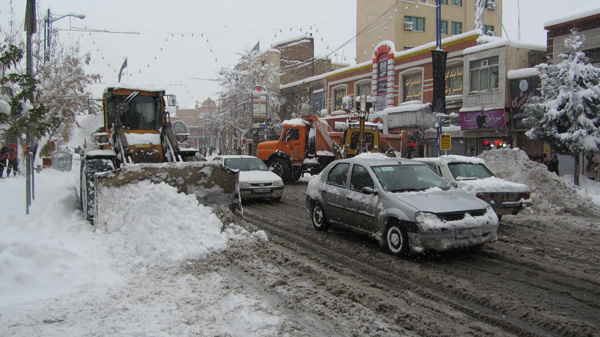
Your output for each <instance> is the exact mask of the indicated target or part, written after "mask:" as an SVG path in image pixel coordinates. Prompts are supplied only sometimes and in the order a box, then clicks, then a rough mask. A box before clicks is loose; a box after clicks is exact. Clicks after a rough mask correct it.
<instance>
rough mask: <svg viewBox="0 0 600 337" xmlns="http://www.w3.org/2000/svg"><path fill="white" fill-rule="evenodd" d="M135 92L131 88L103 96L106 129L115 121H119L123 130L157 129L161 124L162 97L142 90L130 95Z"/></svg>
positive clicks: (162, 111) (162, 112) (110, 127)
mask: <svg viewBox="0 0 600 337" xmlns="http://www.w3.org/2000/svg"><path fill="white" fill-rule="evenodd" d="M135 93H136V91H132V90H118V91H115V92H113V93H110V94H108V95H106V96H105V100H104V104H105V107H106V121H105V123H106V128H107V131H108V130H111V129H112V126H113V124H114V123H116V122H120V123H121V125H123V129H124V130H159V128H160V127H161V126H162V118H163V114H164V102H163V99H162V97H161V96H159V95H156V93H153V94H152V93H144V92H138V94H136V95H135V96H134V97H131V95H133V94H135ZM128 98H129V99H128Z"/></svg>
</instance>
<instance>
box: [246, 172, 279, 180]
mask: <svg viewBox="0 0 600 337" xmlns="http://www.w3.org/2000/svg"><path fill="white" fill-rule="evenodd" d="M277 180H281V178H280V177H279V176H278V175H276V174H275V173H273V172H271V171H240V182H247V183H261V182H273V181H277Z"/></svg>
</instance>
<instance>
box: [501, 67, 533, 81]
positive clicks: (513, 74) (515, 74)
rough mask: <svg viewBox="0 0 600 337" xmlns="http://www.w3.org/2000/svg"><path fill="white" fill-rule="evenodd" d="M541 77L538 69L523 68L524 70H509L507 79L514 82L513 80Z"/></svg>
mask: <svg viewBox="0 0 600 337" xmlns="http://www.w3.org/2000/svg"><path fill="white" fill-rule="evenodd" d="M539 75H540V71H539V70H537V69H536V68H523V69H516V70H509V71H508V74H507V75H506V77H508V79H509V80H512V79H517V78H525V77H533V76H539Z"/></svg>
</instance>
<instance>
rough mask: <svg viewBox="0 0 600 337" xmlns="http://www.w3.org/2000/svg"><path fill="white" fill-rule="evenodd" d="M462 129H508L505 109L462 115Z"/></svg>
mask: <svg viewBox="0 0 600 337" xmlns="http://www.w3.org/2000/svg"><path fill="white" fill-rule="evenodd" d="M460 127H461V129H463V130H475V129H503V128H505V127H506V118H505V116H504V109H496V110H487V111H478V112H467V113H461V114H460Z"/></svg>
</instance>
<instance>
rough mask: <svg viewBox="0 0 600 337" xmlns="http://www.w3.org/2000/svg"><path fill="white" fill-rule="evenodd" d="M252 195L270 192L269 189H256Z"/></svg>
mask: <svg viewBox="0 0 600 337" xmlns="http://www.w3.org/2000/svg"><path fill="white" fill-rule="evenodd" d="M253 192H254V193H269V192H271V189H270V188H257V189H254V190H253Z"/></svg>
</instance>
